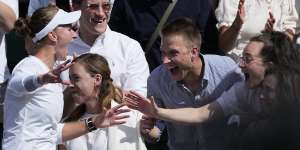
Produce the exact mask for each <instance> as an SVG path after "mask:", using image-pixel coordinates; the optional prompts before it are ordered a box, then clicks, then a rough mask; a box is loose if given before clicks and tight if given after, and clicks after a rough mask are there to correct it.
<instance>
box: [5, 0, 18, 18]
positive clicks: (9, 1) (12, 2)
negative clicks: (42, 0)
mask: <svg viewBox="0 0 300 150" xmlns="http://www.w3.org/2000/svg"><path fill="white" fill-rule="evenodd" d="M1 2H3V3H5V4H6V5H8V6H9V7H10V8H11V9H12V10H13V11H14V12H15V15H16V17H17V18H18V17H19V2H18V0H1Z"/></svg>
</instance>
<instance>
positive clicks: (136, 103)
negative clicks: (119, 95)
mask: <svg viewBox="0 0 300 150" xmlns="http://www.w3.org/2000/svg"><path fill="white" fill-rule="evenodd" d="M124 102H125V104H126V105H128V104H129V105H136V106H137V105H138V104H139V101H137V100H134V99H130V98H124Z"/></svg>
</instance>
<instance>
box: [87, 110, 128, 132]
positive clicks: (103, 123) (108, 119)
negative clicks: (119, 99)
mask: <svg viewBox="0 0 300 150" xmlns="http://www.w3.org/2000/svg"><path fill="white" fill-rule="evenodd" d="M123 106H125V104H120V105H117V106H115V107H113V108H111V109H109V110H107V111H104V112H103V113H102V114H100V115H98V116H96V117H95V118H94V121H93V122H94V123H95V125H96V127H97V128H106V127H109V126H113V125H120V124H124V123H125V122H126V121H125V120H124V119H126V118H128V117H129V115H124V113H126V112H129V111H130V109H125V108H123V109H121V107H123Z"/></svg>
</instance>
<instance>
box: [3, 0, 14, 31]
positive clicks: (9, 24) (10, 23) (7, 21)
mask: <svg viewBox="0 0 300 150" xmlns="http://www.w3.org/2000/svg"><path fill="white" fill-rule="evenodd" d="M16 19H17V18H16V14H15V13H14V11H13V10H12V9H11V8H10V7H9V6H7V5H6V4H5V3H3V2H1V1H0V32H9V31H10V30H11V29H13V27H14V23H15V21H16Z"/></svg>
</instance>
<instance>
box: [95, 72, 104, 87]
mask: <svg viewBox="0 0 300 150" xmlns="http://www.w3.org/2000/svg"><path fill="white" fill-rule="evenodd" d="M94 78H95V85H96V86H99V85H101V83H102V75H101V74H96V75H95V76H94Z"/></svg>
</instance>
